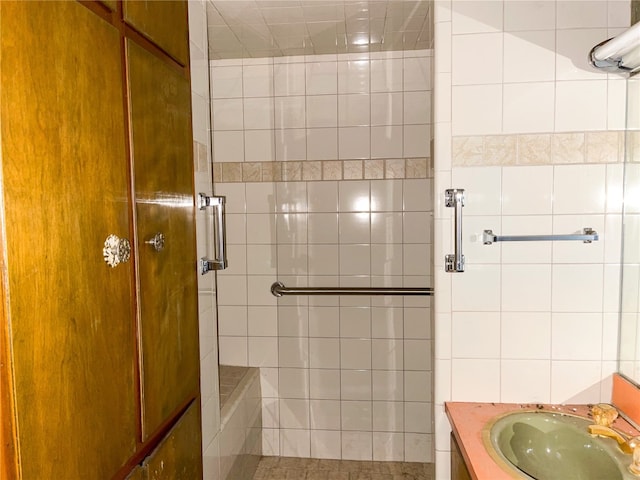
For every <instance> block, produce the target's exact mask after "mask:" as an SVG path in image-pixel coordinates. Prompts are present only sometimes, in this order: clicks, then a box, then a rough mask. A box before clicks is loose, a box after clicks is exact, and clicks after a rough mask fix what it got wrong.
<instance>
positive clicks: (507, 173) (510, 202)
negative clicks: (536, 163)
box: [502, 167, 553, 215]
mask: <svg viewBox="0 0 640 480" xmlns="http://www.w3.org/2000/svg"><path fill="white" fill-rule="evenodd" d="M552 200H553V167H505V168H504V169H503V170H502V213H503V215H522V214H550V213H551V211H552Z"/></svg>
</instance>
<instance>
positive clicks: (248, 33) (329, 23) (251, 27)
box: [207, 0, 433, 59]
mask: <svg viewBox="0 0 640 480" xmlns="http://www.w3.org/2000/svg"><path fill="white" fill-rule="evenodd" d="M431 15H432V0H411V1H404V0H370V1H357V0H209V2H208V3H207V24H208V30H209V55H210V58H211V59H222V58H258V57H279V56H288V55H314V54H326V53H357V52H378V51H385V50H420V49H426V48H431V47H432V38H433V33H432V31H433V29H432V27H431V23H432V21H431Z"/></svg>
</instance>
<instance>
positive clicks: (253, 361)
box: [247, 337, 278, 367]
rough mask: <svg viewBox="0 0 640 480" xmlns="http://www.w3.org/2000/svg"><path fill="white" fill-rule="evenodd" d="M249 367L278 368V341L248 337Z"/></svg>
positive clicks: (271, 338) (268, 338)
mask: <svg viewBox="0 0 640 480" xmlns="http://www.w3.org/2000/svg"><path fill="white" fill-rule="evenodd" d="M247 348H248V353H249V365H251V366H255V367H277V366H278V340H277V339H276V338H275V337H249V341H248V346H247Z"/></svg>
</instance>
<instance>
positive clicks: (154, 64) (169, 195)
mask: <svg viewBox="0 0 640 480" xmlns="http://www.w3.org/2000/svg"><path fill="white" fill-rule="evenodd" d="M127 56H128V65H129V80H128V81H129V101H130V125H131V131H132V136H131V138H132V154H133V164H134V165H135V167H134V177H135V181H134V191H135V204H136V216H137V229H138V233H137V236H138V254H139V257H138V279H139V280H138V282H139V289H138V299H139V312H140V319H139V322H140V327H139V328H140V345H141V355H142V362H141V376H142V380H141V382H142V405H143V424H142V425H143V439H146V438H148V436H149V435H151V434H152V433H153V432H154V431H155V430H156V429H157V428H158V427H159V426H160V425H161V424H162V422H163V421H164V420H165V419H166V418H167V417H168V416H170V415H171V414H172V413H173V412H175V411H176V409H178V408H180V406H181V405H183V404H184V403H185V402H186V401H187V400H188V399H189V398H193V396H194V395H195V394H196V392H197V391H198V387H199V381H198V378H199V353H198V305H197V270H196V261H195V260H196V258H197V256H196V249H195V246H196V244H195V216H194V215H195V209H194V198H193V159H192V156H193V152H192V134H191V107H190V105H191V103H190V102H191V93H190V86H189V82H188V80H187V79H186V78H184V77H183V76H182V75H180V74H179V73H178V72H176V71H175V70H173V69H172V68H170V67H168V66H167V64H165V63H164V62H162V61H161V60H159V59H158V58H156V57H155V56H153V55H151V54H150V53H148V52H147V51H146V50H144V49H142V48H141V47H140V46H138V45H137V44H135V43H133V42H131V41H128V42H127ZM156 233H162V234H164V236H165V246H164V249H163V250H162V251H160V252H158V251H156V250H154V248H153V247H152V246H151V245H148V244H146V243H145V242H146V241H148V240H150V239H151V238H152V237H153V236H154V235H155V234H156Z"/></svg>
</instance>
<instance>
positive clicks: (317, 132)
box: [211, 50, 432, 162]
mask: <svg viewBox="0 0 640 480" xmlns="http://www.w3.org/2000/svg"><path fill="white" fill-rule="evenodd" d="M430 58H431V52H430V51H428V50H419V51H416V52H407V53H406V55H405V56H404V58H403V55H402V53H401V52H400V53H399V54H395V55H389V54H388V53H385V54H380V53H371V54H363V55H360V56H358V59H357V60H354V59H353V57H352V56H349V55H337V56H336V55H320V56H306V57H305V56H301V57H290V58H282V59H274V58H267V59H255V60H251V59H245V60H216V61H212V62H211V79H212V82H211V88H212V93H211V96H212V105H213V130H214V134H213V136H214V161H215V162H243V161H247V162H265V161H272V160H278V161H287V160H331V159H340V160H349V159H369V158H403V157H405V158H407V157H428V156H430V151H429V138H430V137H431V134H430V128H431V127H430V124H431V115H430V111H431V101H430V98H431V93H430V92H431V88H432V87H431V68H430V63H431V62H430Z"/></svg>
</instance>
